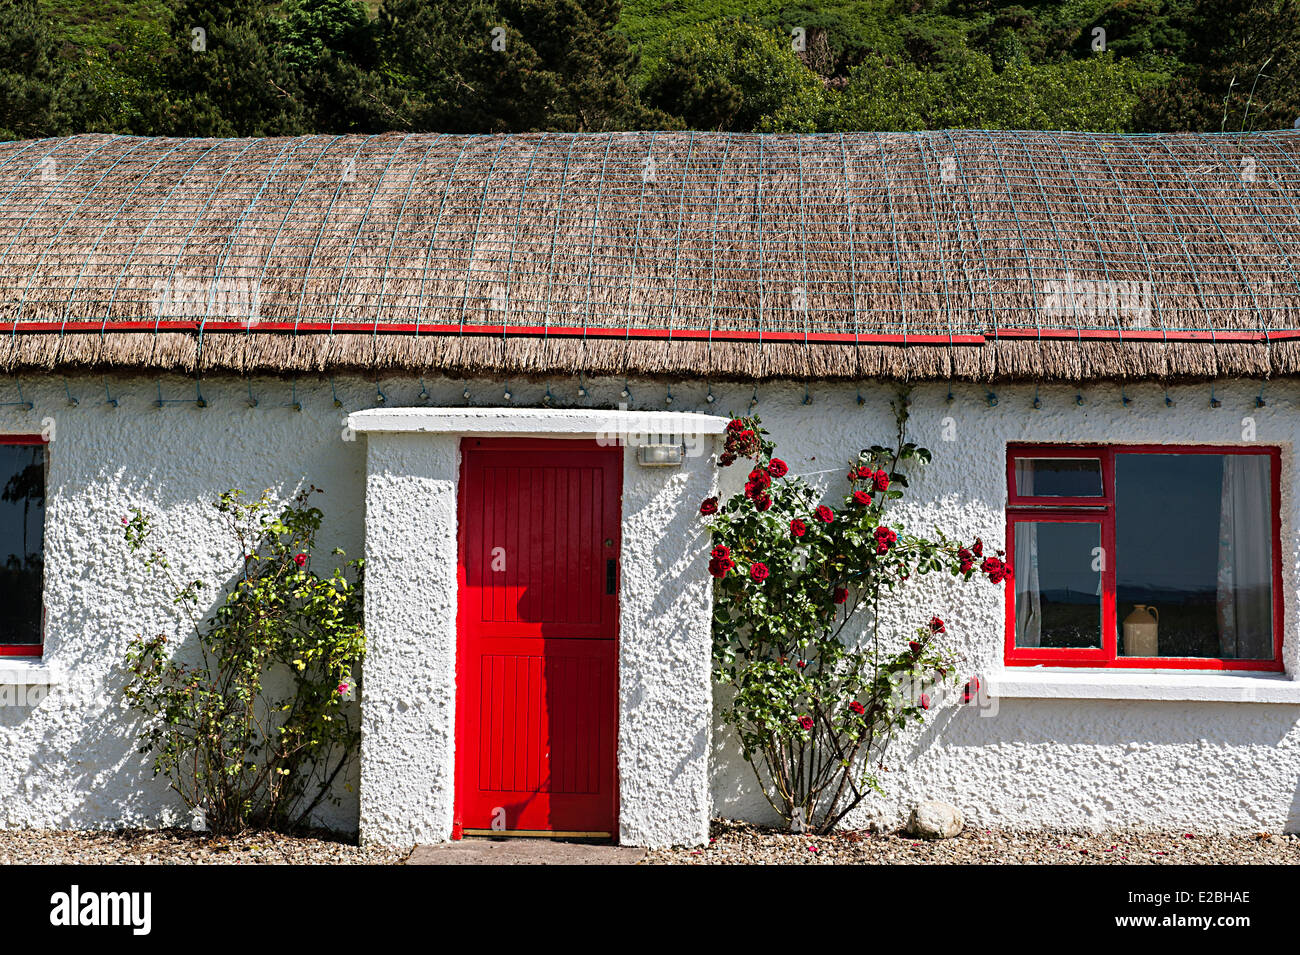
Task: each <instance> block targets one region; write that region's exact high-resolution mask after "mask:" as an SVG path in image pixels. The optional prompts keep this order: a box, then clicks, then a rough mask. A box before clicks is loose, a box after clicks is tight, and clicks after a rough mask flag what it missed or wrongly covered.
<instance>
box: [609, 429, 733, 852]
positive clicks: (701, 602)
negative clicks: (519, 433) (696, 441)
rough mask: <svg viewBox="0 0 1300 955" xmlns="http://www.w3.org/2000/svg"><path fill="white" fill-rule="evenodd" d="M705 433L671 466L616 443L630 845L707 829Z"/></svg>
mask: <svg viewBox="0 0 1300 955" xmlns="http://www.w3.org/2000/svg"><path fill="white" fill-rule="evenodd" d="M712 444H713V442H712V441H708V442H706V443H704V445H703V446H704V448H705V449H706V450H708V451H709V452H710V453H709V454H706V455H704V456H701V457H697V458H687V459H686V461H685V464H684V466H683V467H682V468H680V469H676V468H674V469H666V468H665V469H661V468H642V467H640V466H638V465H637V463H636V461H635V459H634V454H635V452H634V451H633V449H632V448H628V449H626V451H625V452H624V462H625V463H624V467H623V555H622V571H623V572H622V580H621V589H620V593H619V602H620V606H619V610H620V613H619V644H620V645H619V657H618V665H619V725H618V740H619V744H618V769H619V797H620V798H619V817H618V819H619V822H618V824H619V834H620V839H621V841H622V842H624V843H627V844H629V845H639V846H664V845H698V844H700V843H703V842H705V841H707V839H708V836H709V816H710V809H711V806H710V798H709V753H710V748H711V739H710V723H711V720H712V715H713V695H712V690H711V688H712V678H711V676H710V663H711V659H712V654H713V638H712V636H711V627H710V621H711V619H712V609H713V588H712V583H711V578H710V577H709V575H708V568H707V564H708V551H709V538H708V535H707V533H705V532H704V529H703V528H702V526H701V524H700V521H699V520H698V510H699V506H700V501H702V500H704V498H706V497H708V496H709V495H710V494H713V493H714V492H715V490H716V487H717V468H716V467H715V466H714V464H713V459H714V456H713V454H712V453H711V452H712Z"/></svg>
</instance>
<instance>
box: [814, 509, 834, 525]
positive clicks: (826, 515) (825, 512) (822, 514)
mask: <svg viewBox="0 0 1300 955" xmlns="http://www.w3.org/2000/svg"><path fill="white" fill-rule="evenodd" d="M816 514H817V520H819V521H821V522H822V523H823V524H830V523H831V522H832V521H834V520H835V512H834V511H832V510H831V509H830V508H829V507H827V506H826V505H825V504H822V505H821V506H819V507H818V508H817V511H816Z"/></svg>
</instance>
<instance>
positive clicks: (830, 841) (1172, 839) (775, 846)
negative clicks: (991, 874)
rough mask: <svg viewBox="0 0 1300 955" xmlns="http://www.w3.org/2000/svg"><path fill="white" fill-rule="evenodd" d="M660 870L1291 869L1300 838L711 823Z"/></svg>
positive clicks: (666, 852)
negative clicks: (872, 866)
mask: <svg viewBox="0 0 1300 955" xmlns="http://www.w3.org/2000/svg"><path fill="white" fill-rule="evenodd" d="M645 861H646V862H647V863H649V864H659V865H729V864H756V865H792V864H794V865H798V864H818V863H832V864H837V865H843V864H853V863H891V864H899V865H909V864H911V865H917V864H927V863H940V864H942V863H957V864H972V863H973V864H983V863H1001V864H1013V865H1014V864H1025V863H1047V864H1052V865H1107V864H1117V865H1151V864H1153V863H1154V864H1173V865H1224V864H1227V865H1234V864H1242V863H1250V864H1257V865H1258V864H1263V865H1296V864H1298V863H1300V837H1298V836H1295V835H1273V834H1269V833H1257V834H1255V835H1250V836H1216V835H1202V834H1198V833H1184V832H1136V831H1134V832H1122V833H1117V832H1112V833H1084V832H1064V831H1062V832H1043V831H1039V832H1013V831H1009V830H1005V829H971V828H968V829H967V830H966V831H965V832H963V833H962V834H961V835H959V836H957V837H956V838H954V839H945V840H941V841H937V842H926V841H923V840H919V839H916V838H913V837H911V836H908V835H907V834H906V833H901V832H897V833H882V834H875V833H870V832H839V833H836V834H835V835H833V836H807V835H803V836H799V835H794V834H792V833H789V832H784V831H778V830H773V829H768V828H764V827H760V826H752V825H749V824H747V823H739V822H728V821H722V822H715V823H714V824H713V835H712V838H711V839H710V840H709V846H708V848H700V849H657V850H654V851H652V852H650V853H649V855H647V857H646V860H645Z"/></svg>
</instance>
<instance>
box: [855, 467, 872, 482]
mask: <svg viewBox="0 0 1300 955" xmlns="http://www.w3.org/2000/svg"><path fill="white" fill-rule="evenodd" d="M875 473H876V472H875V471H873V470H871V468H869V467H867V466H866V465H865V464H864V465H862V467H860V468H858V469H857V471H856V472H855V474H856V476H857V477H859V478H861V479H862V480H864V481H870V480H871V478H872V477H873V476H874V475H875Z"/></svg>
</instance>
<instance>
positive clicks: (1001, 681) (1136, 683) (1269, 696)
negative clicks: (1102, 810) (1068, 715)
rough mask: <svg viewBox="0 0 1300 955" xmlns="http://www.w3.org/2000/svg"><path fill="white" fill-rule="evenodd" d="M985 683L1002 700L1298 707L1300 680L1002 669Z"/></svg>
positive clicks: (1274, 675)
mask: <svg viewBox="0 0 1300 955" xmlns="http://www.w3.org/2000/svg"><path fill="white" fill-rule="evenodd" d="M988 683H989V689H988V692H989V696H993V697H1001V698H1003V699H1033V700H1171V701H1177V700H1182V701H1185V702H1196V703H1293V704H1300V681H1298V680H1293V679H1291V678H1290V677H1289V676H1287V675H1285V674H1280V673H1243V672H1241V671H1239V670H1238V671H1234V672H1225V671H1223V670H1127V669H1126V670H1100V669H1087V668H1083V667H1006V668H1004V669H1002V670H999V671H997V672H995V673H991V674H989V677H988Z"/></svg>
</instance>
